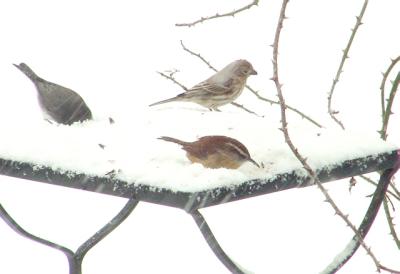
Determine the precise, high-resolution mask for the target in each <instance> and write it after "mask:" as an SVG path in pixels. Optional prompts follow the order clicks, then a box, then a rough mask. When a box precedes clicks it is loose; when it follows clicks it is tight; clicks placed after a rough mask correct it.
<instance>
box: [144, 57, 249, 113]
mask: <svg viewBox="0 0 400 274" xmlns="http://www.w3.org/2000/svg"><path fill="white" fill-rule="evenodd" d="M250 75H257V71H256V70H255V69H254V68H253V66H252V65H251V63H250V62H249V61H247V60H243V59H241V60H236V61H233V62H232V63H230V64H229V65H227V66H226V67H224V68H223V69H221V70H220V71H218V72H216V73H215V74H214V75H213V76H211V77H210V78H208V79H207V80H205V81H203V82H200V83H199V84H197V85H195V86H194V87H192V88H190V89H188V90H187V91H185V92H184V93H181V94H179V95H177V96H176V97H173V98H170V99H166V100H162V101H160V102H156V103H153V104H151V105H149V106H150V107H152V106H155V105H160V104H165V103H169V102H177V101H183V102H193V103H197V104H199V105H201V106H203V107H206V108H208V109H210V110H216V111H219V109H218V107H220V106H223V105H226V104H229V103H231V102H233V101H234V100H236V98H238V97H239V96H240V94H241V93H242V91H243V89H244V87H245V85H246V80H247V78H248V77H249V76H250Z"/></svg>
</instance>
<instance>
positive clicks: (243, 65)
mask: <svg viewBox="0 0 400 274" xmlns="http://www.w3.org/2000/svg"><path fill="white" fill-rule="evenodd" d="M233 64H235V65H234V73H235V74H236V75H237V76H241V77H249V76H250V75H257V71H256V70H255V69H254V68H253V66H252V65H251V63H250V62H249V61H247V60H244V59H242V60H237V61H235V62H233Z"/></svg>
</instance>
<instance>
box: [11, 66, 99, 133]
mask: <svg viewBox="0 0 400 274" xmlns="http://www.w3.org/2000/svg"><path fill="white" fill-rule="evenodd" d="M13 65H14V66H15V67H17V68H18V69H19V70H20V71H21V72H23V73H24V74H25V75H26V76H27V77H28V78H29V79H30V80H31V81H32V82H33V83H34V84H35V87H36V90H37V92H38V101H39V106H40V108H41V109H42V111H43V113H44V116H45V117H46V118H49V119H50V120H53V121H55V122H57V123H59V124H65V125H71V124H73V123H75V122H83V121H85V120H91V119H92V118H93V117H92V112H91V111H90V109H89V107H88V106H87V105H86V103H85V101H84V100H83V99H82V97H81V96H80V95H79V94H78V93H76V92H75V91H73V90H71V89H69V88H66V87H63V86H60V85H58V84H55V83H52V82H49V81H46V80H44V79H43V78H41V77H39V76H37V75H36V73H35V72H33V70H32V69H31V68H30V67H29V66H28V65H27V64H25V63H20V64H19V65H16V64H13Z"/></svg>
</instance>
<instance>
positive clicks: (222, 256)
mask: <svg viewBox="0 0 400 274" xmlns="http://www.w3.org/2000/svg"><path fill="white" fill-rule="evenodd" d="M189 214H190V215H192V217H193V219H194V221H195V222H196V224H197V226H198V227H199V229H200V231H201V233H202V234H203V237H204V239H205V240H206V241H207V244H208V245H209V246H210V248H211V249H212V251H213V252H214V254H215V255H216V256H217V258H218V259H219V260H220V261H221V262H222V263H223V264H224V265H225V266H226V268H228V269H229V271H231V272H232V273H234V274H245V272H243V270H241V269H240V268H239V267H238V266H237V265H236V264H235V263H234V262H233V261H232V260H231V259H230V258H229V257H228V255H226V253H225V252H224V250H223V249H222V248H221V246H220V245H219V243H218V241H217V239H215V237H214V234H213V233H212V231H211V229H210V227H209V226H208V224H207V222H206V220H205V219H204V217H203V215H201V214H200V212H199V211H198V210H195V211H193V212H191V213H189Z"/></svg>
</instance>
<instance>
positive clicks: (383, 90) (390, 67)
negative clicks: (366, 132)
mask: <svg viewBox="0 0 400 274" xmlns="http://www.w3.org/2000/svg"><path fill="white" fill-rule="evenodd" d="M399 61H400V56H398V57H397V58H395V59H393V60H392V62H391V64H390V65H389V67H388V68H387V70H386V71H385V72H384V73H382V76H383V78H382V82H381V86H380V87H379V89H380V90H381V109H382V122H383V119H384V118H383V117H384V116H385V85H386V81H387V78H388V77H389V74H390V72H391V71H392V69H393V68H394V66H395V65H396V64H397V63H398V62H399Z"/></svg>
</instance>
